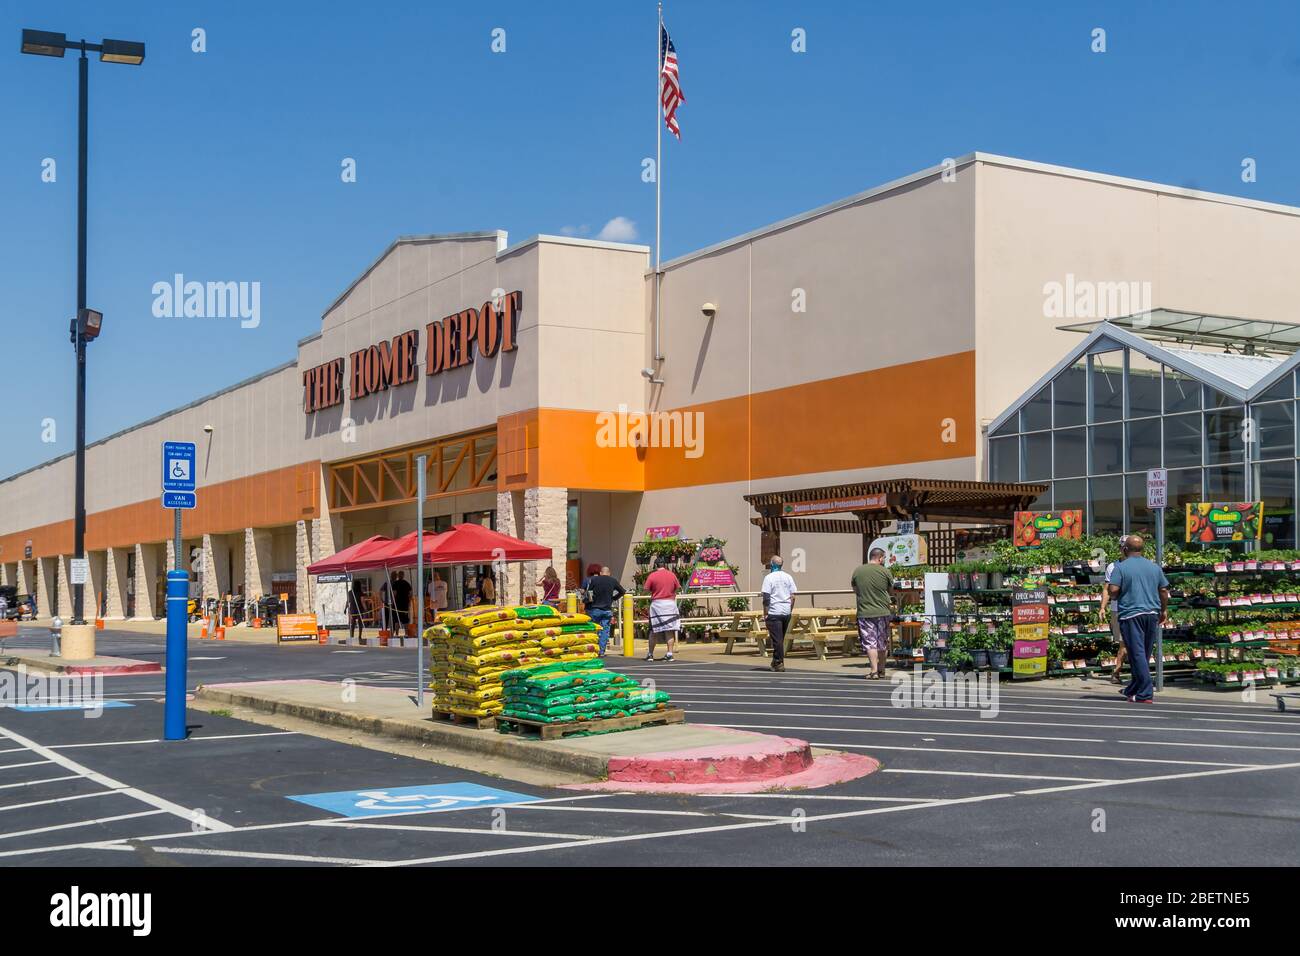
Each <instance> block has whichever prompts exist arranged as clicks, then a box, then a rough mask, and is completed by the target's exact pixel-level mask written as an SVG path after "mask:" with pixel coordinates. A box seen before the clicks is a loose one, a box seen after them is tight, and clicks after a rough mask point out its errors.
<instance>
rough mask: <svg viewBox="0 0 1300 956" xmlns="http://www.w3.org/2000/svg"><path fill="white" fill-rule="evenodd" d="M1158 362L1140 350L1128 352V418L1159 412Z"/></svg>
mask: <svg viewBox="0 0 1300 956" xmlns="http://www.w3.org/2000/svg"><path fill="white" fill-rule="evenodd" d="M1160 368H1161V366H1160V363H1159V362H1153V361H1151V359H1149V358H1147V357H1146V356H1145V355H1143V354H1142V353H1141V352H1134V351H1133V350H1132V349H1129V353H1128V414H1129V417H1130V418H1142V417H1144V416H1146V415H1159V414H1160Z"/></svg>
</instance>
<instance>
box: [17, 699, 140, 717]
mask: <svg viewBox="0 0 1300 956" xmlns="http://www.w3.org/2000/svg"><path fill="white" fill-rule="evenodd" d="M134 706H135V704H128V703H127V702H126V701H124V700H101V701H89V702H87V703H84V704H16V705H14V707H13V709H14V710H16V711H18V712H19V713H23V714H43V713H45V712H46V711H51V710H99V709H101V708H102V709H104V710H108V709H109V708H110V707H134Z"/></svg>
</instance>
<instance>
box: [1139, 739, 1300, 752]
mask: <svg viewBox="0 0 1300 956" xmlns="http://www.w3.org/2000/svg"><path fill="white" fill-rule="evenodd" d="M1115 743H1117V744H1137V746H1139V747H1199V748H1201V749H1203V750H1207V749H1208V750H1281V751H1283V752H1284V753H1300V747H1264V746H1261V745H1259V744H1193V743H1183V742H1180V741H1175V740H1117V741H1115Z"/></svg>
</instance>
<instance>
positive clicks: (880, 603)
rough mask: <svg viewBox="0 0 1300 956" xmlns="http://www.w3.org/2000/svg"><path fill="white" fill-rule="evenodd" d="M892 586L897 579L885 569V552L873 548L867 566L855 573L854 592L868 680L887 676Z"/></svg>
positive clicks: (859, 642)
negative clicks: (869, 666) (867, 665)
mask: <svg viewBox="0 0 1300 956" xmlns="http://www.w3.org/2000/svg"><path fill="white" fill-rule="evenodd" d="M892 586H893V579H892V578H891V577H890V576H889V572H888V571H886V570H885V552H884V549H883V548H872V549H871V553H870V554H868V555H867V563H866V564H864V565H861V566H860V567H859V568H858V569H857V570H856V571H854V572H853V593H854V595H855V596H856V597H857V599H858V646H859V647H860V648H861V649H862V652H863V653H864V654H866V655H867V658H868V660H870V661H871V670H870V671H869V672H868V673H867V680H880V679H881V678H882V677H884V676H885V661H886V660H888V658H889V615H890V613H891V610H890V604H891V601H892V595H891V593H890V588H891V587H892Z"/></svg>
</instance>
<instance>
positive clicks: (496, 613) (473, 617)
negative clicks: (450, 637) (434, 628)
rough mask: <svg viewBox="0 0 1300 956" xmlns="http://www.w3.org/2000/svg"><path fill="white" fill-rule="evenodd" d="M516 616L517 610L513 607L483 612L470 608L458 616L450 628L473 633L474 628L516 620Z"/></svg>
mask: <svg viewBox="0 0 1300 956" xmlns="http://www.w3.org/2000/svg"><path fill="white" fill-rule="evenodd" d="M514 616H515V609H514V608H512V607H492V608H486V609H484V610H481V611H478V610H475V609H474V608H468V609H466V610H464V611H461V612H460V613H459V614H458V615H457V616H456V621H455V622H454V623H452V624H451V625H450V626H451V627H459V628H463V629H465V630H469V631H472V630H473V629H474V628H476V627H480V626H482V625H484V624H493V623H496V622H497V621H510V620H514Z"/></svg>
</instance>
